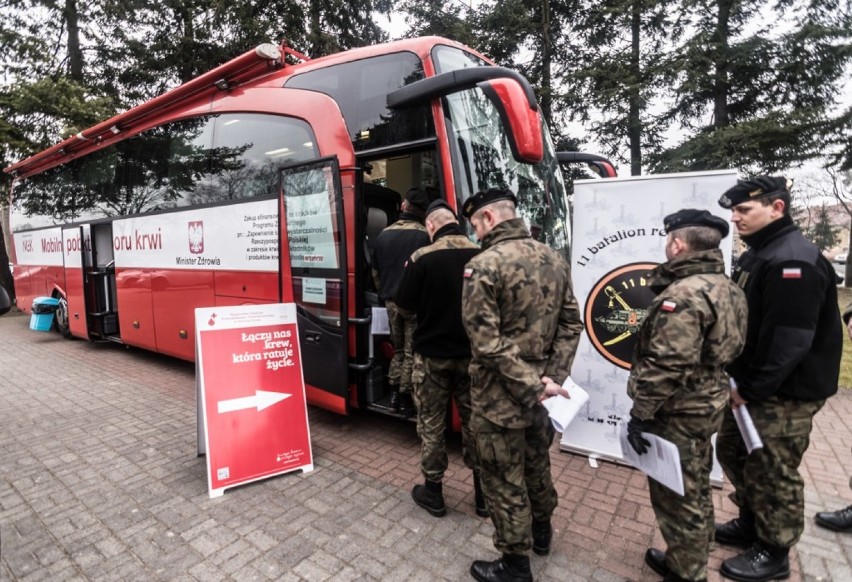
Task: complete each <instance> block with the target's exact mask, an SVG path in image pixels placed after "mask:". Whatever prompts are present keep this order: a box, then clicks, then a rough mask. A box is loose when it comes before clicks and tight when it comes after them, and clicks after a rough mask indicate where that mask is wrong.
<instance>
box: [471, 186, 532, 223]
mask: <svg viewBox="0 0 852 582" xmlns="http://www.w3.org/2000/svg"><path fill="white" fill-rule="evenodd" d="M498 200H511V201H512V204H514V205H516V206H517V204H518V199H517V198H516V197H515V195H514V194H512V192H511V191H510V190H502V189H500V188H490V189H488V190H485V191H484V192H477V193H476V194H474V195H473V196H471V197H470V198H468V199H467V200H465V201H464V205H463V206H462V214H464V216H465V218H470V217H471V216H473V215H474V213H475V212H476V211H477V210H479V209H480V208H482V207H483V206H485V205H486V204H491V203H492V202H497V201H498Z"/></svg>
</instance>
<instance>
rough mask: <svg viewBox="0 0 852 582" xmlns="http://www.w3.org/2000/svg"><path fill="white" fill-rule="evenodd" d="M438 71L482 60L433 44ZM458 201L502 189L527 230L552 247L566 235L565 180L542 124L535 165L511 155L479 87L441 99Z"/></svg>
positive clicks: (496, 115)
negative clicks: (541, 149) (540, 155)
mask: <svg viewBox="0 0 852 582" xmlns="http://www.w3.org/2000/svg"><path fill="white" fill-rule="evenodd" d="M432 56H433V59H434V61H435V64H436V68H437V71H438V73H446V72H448V71H453V70H457V69H462V68H466V67H476V66H483V65H487V63H485V62H483V61H482V60H480V59H478V58H477V57H475V56H474V55H471V54H469V53H466V52H464V51H462V50H459V49H457V48H453V47H449V46H446V45H438V46H436V47H435V48H434V49H433V51H432ZM444 103H445V108H444V110H445V116H446V118H447V127H448V128H449V130H448V131H449V133H450V140H449V141H450V148H451V152H452V156H453V169H454V173H455V177H456V193H457V196H458V198H459V200H458V202H459V204H460V205H461V204H463V203H464V201H465V200H466V199H467V198H468V197H469V196H472V195H473V194H475V193H476V192H478V191H480V190H487V189H488V188H494V187H499V188H508V189H510V190H511V191H513V192H515V193H516V194H517V196H518V214H519V215H520V216H521V217H522V218H523V219H524V221H525V222H526V223H527V226H528V227H529V229H530V232H531V233H532V235H533V236H534V237H535V238H536V239H537V240H540V241H541V242H543V243H545V244H547V245H549V246H550V247H552V248H554V249H558V250H566V251H567V248H568V243H569V240H570V226H569V223H568V204H567V198H566V195H565V183H564V182H563V180H562V174H561V173H560V172H559V171H558V167H557V161H556V155H555V152H554V147H553V143H552V142H551V140H550V137H549V134H548V132H547V131H546V128H544V127H542V131H543V132H544V137H545V140H544V144H545V155H544V159H543V160H542V161H541V162H540V163H539V164H536V165H530V164H524V163H521V162H518V161H517V160H515V159H514V157H513V156H512V151H511V148H510V146H509V139H508V136H507V135H506V131H505V128H504V126H503V123H502V122H501V118H500V115H499V113H498V112H497V110H496V108H495V107H494V105H493V104H492V103H491V101H490V100H489V99H488V98H487V97H486V96H485V94H484V93H483V92H482V91H481V90H480V89H470V90H467V91H462V92H460V93H454V94H452V95H449V96H447V97H446V98H445V99H444Z"/></svg>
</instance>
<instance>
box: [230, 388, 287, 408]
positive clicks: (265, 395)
mask: <svg viewBox="0 0 852 582" xmlns="http://www.w3.org/2000/svg"><path fill="white" fill-rule="evenodd" d="M291 396H292V394H285V393H284V392H267V391H266V390H255V391H254V396H244V397H243V398H232V399H231V400H220V401H219V402H217V403H216V404H217V406H218V410H219V414H223V413H225V412H234V411H235V410H246V409H249V408H257V411H258V412H260V411H261V410H263V409H264V408H269V407H270V406H272V405H273V404H278V403H279V402H281V401H282V400H284V399H285V398H290V397H291Z"/></svg>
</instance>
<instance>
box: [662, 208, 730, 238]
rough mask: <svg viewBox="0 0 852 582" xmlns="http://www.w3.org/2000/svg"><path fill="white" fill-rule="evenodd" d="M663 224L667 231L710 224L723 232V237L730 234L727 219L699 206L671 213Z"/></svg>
mask: <svg viewBox="0 0 852 582" xmlns="http://www.w3.org/2000/svg"><path fill="white" fill-rule="evenodd" d="M663 226H664V228H665V229H666V232H667V233H668V232H674V231H676V230H677V229H679V228H684V227H687V226H709V227H710V228H715V229H716V230H718V231H719V232H721V233H722V238H725V237H726V236H728V232H729V230H730V226H729V225H728V221H727V220H725V219H724V218H720V217H718V216H714V215H713V214H710V213H709V212H708V211H706V210H698V209H697V208H684V209H683V210H678V211H677V212H675V213H674V214H669V215H668V216H666V217H665V218H664V219H663Z"/></svg>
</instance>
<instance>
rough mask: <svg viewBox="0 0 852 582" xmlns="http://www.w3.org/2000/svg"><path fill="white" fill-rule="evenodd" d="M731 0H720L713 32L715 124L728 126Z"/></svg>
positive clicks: (715, 125) (716, 125)
mask: <svg viewBox="0 0 852 582" xmlns="http://www.w3.org/2000/svg"><path fill="white" fill-rule="evenodd" d="M730 17H731V0H719V14H718V15H717V17H716V31H715V33H714V34H713V43H712V44H713V48H712V54H713V55H714V72H713V126H714V127H726V126H727V125H728V123H729V120H728V39H729V38H730V36H731V30H730V23H729V20H730Z"/></svg>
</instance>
